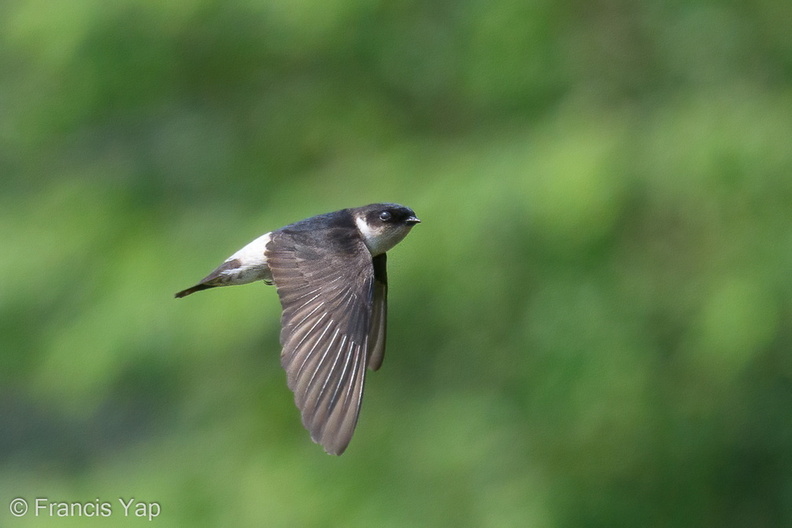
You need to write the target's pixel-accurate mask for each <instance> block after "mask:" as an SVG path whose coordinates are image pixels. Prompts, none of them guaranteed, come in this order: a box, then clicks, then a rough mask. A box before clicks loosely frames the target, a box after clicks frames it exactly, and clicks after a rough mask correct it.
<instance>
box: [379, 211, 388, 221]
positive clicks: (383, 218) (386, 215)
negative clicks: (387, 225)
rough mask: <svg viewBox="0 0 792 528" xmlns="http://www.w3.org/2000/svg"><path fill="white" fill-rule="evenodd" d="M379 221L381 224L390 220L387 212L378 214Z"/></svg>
mask: <svg viewBox="0 0 792 528" xmlns="http://www.w3.org/2000/svg"><path fill="white" fill-rule="evenodd" d="M379 219H380V220H382V221H383V222H387V221H388V220H390V219H391V214H390V213H389V212H388V211H382V212H381V213H380V214H379Z"/></svg>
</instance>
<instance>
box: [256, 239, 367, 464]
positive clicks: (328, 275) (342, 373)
mask: <svg viewBox="0 0 792 528" xmlns="http://www.w3.org/2000/svg"><path fill="white" fill-rule="evenodd" d="M298 235H299V233H298V234H290V233H289V232H278V233H275V234H273V236H272V241H271V242H270V243H269V244H268V245H267V250H266V255H267V262H268V265H269V268H270V270H271V271H272V278H273V281H274V282H275V286H276V288H277V290H278V296H279V297H280V301H281V305H282V306H283V315H282V317H281V337H280V341H281V345H283V351H282V352H281V364H282V365H283V368H284V369H286V373H287V376H288V384H289V388H290V389H291V390H292V391H293V392H294V400H295V403H296V404H297V407H298V408H299V409H300V411H301V412H302V420H303V424H304V425H305V427H306V429H308V431H310V433H311V438H313V440H314V442H317V443H319V444H321V445H322V446H323V447H324V448H325V450H326V451H327V452H328V453H331V454H336V455H340V454H341V453H343V451H344V449H346V447H347V445H348V444H349V441H350V439H351V438H352V433H353V432H354V430H355V425H356V423H357V417H358V412H359V410H360V402H361V399H362V396H363V384H364V381H365V372H366V364H367V361H368V359H367V356H368V339H369V329H370V327H371V324H370V318H371V310H372V303H373V297H374V290H375V287H374V282H375V281H374V266H373V264H372V259H371V255H370V253H369V252H368V250H367V249H366V247H365V245H364V244H363V241H362V240H360V239H357V238H354V239H353V238H349V237H339V239H330V238H329V237H328V240H332V241H333V242H332V243H327V244H322V251H316V249H315V244H314V245H312V244H311V241H310V239H307V238H306V239H303V238H301V237H299V236H298Z"/></svg>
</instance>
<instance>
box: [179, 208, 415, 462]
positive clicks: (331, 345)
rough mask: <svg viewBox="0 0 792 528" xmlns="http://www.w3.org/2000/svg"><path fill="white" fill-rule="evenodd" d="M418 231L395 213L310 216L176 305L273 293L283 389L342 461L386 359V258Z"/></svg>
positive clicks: (407, 212)
mask: <svg viewBox="0 0 792 528" xmlns="http://www.w3.org/2000/svg"><path fill="white" fill-rule="evenodd" d="M420 222H421V221H420V220H419V219H418V217H417V216H416V215H415V212H414V211H413V210H412V209H410V208H409V207H405V206H403V205H399V204H395V203H375V204H370V205H366V206H363V207H355V208H349V209H342V210H339V211H335V212H332V213H326V214H321V215H318V216H313V217H311V218H307V219H305V220H301V221H299V222H296V223H293V224H289V225H287V226H285V227H282V228H280V229H276V230H275V231H271V232H269V233H265V234H263V235H261V236H260V237H258V238H256V239H255V240H253V241H252V242H250V243H249V244H247V245H246V246H244V247H243V248H242V249H240V250H239V251H237V252H236V253H234V254H233V255H231V256H230V257H228V258H227V259H226V260H225V261H224V262H223V263H222V264H220V266H218V267H217V268H216V269H215V270H214V271H212V272H211V273H210V274H209V275H207V276H206V277H204V278H203V279H202V280H201V281H200V282H198V283H197V284H196V285H194V286H192V287H190V288H187V289H185V290H182V291H180V292H178V293H176V297H177V298H181V297H186V296H188V295H190V294H193V293H195V292H198V291H202V290H207V289H210V288H216V287H220V286H232V285H237V284H248V283H251V282H256V281H259V280H261V281H264V282H265V283H266V284H268V285H273V284H274V285H275V288H276V290H277V293H278V297H279V299H280V303H281V307H282V309H283V311H282V314H281V331H280V344H281V346H282V350H281V365H282V366H283V368H284V370H285V371H286V377H287V385H288V386H289V389H291V390H292V392H293V393H294V401H295V404H296V405H297V408H298V409H299V410H300V413H301V415H302V423H303V425H304V427H305V428H306V429H307V430H308V432H310V434H311V439H312V440H313V441H314V442H316V443H317V444H320V445H321V446H322V447H323V448H324V450H325V451H326V452H327V453H329V454H332V455H341V454H342V453H343V452H344V451H345V450H346V448H347V446H348V445H349V442H350V440H351V439H352V435H353V434H354V431H355V427H356V425H357V421H358V415H359V413H360V405H361V401H362V398H363V386H364V382H365V377H366V369H370V370H372V371H375V370H378V369H379V368H380V366H381V365H382V360H383V357H384V354H385V334H386V319H387V296H388V279H387V271H386V258H387V257H386V252H387V251H389V250H390V249H391V248H393V247H394V246H395V245H396V244H398V243H399V242H401V241H402V240H403V239H404V237H405V236H407V234H408V233H409V232H410V230H411V229H412V228H413V227H414V226H415V225H416V224H418V223H420Z"/></svg>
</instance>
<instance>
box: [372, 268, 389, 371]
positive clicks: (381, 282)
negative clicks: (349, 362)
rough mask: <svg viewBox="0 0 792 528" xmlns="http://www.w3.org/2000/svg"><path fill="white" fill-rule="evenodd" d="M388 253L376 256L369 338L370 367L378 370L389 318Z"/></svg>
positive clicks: (383, 354)
mask: <svg viewBox="0 0 792 528" xmlns="http://www.w3.org/2000/svg"><path fill="white" fill-rule="evenodd" d="M385 255H386V253H382V254H381V255H377V256H376V257H374V259H373V262H372V264H373V265H374V298H373V300H372V309H371V329H370V330H369V339H368V345H369V346H368V352H369V356H368V368H370V369H371V370H377V369H379V368H380V367H381V366H382V359H383V357H384V356H385V328H386V321H387V319H388V274H387V269H386V262H387V258H386V257H385Z"/></svg>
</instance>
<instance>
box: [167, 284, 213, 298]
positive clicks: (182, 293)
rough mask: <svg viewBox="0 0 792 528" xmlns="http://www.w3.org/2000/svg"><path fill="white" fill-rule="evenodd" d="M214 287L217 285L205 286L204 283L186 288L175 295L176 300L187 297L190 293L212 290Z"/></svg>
mask: <svg viewBox="0 0 792 528" xmlns="http://www.w3.org/2000/svg"><path fill="white" fill-rule="evenodd" d="M215 286H217V284H205V283H201V284H196V285H195V286H193V287H191V288H187V289H186V290H182V291H180V292H179V293H177V294H176V298H177V299H181V298H182V297H187V296H188V295H190V294H191V293H195V292H197V291H201V290H208V289H209V288H214V287H215Z"/></svg>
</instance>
